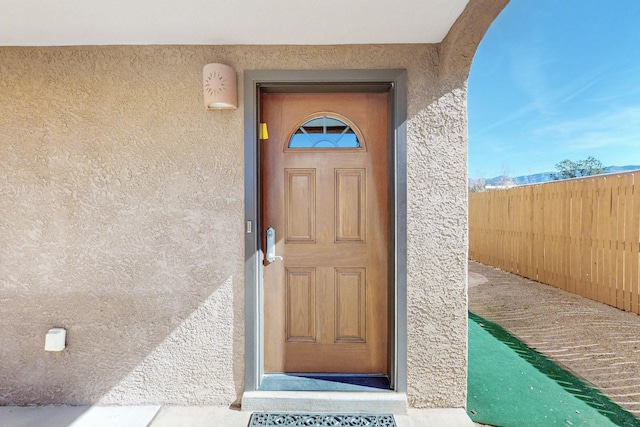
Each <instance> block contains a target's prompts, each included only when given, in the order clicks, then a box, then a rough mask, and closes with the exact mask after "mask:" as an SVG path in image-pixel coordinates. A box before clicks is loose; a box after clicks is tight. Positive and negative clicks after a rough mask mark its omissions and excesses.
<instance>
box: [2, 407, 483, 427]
mask: <svg viewBox="0 0 640 427" xmlns="http://www.w3.org/2000/svg"><path fill="white" fill-rule="evenodd" d="M250 417H251V413H250V412H242V411H239V410H236V409H230V408H225V407H218V406H64V405H63V406H29V407H16V406H0V426H2V427H114V426H117V427H247V425H248V424H249V419H250ZM394 418H395V420H396V424H397V426H398V427H429V426H434V427H473V422H471V420H470V419H469V417H468V416H467V414H466V412H465V411H464V409H428V410H418V409H409V410H408V413H407V414H406V415H395V416H394Z"/></svg>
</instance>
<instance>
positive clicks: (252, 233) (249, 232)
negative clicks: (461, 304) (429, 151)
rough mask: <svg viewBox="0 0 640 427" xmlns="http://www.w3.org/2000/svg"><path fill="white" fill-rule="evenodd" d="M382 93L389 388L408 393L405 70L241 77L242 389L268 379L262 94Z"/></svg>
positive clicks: (253, 73)
mask: <svg viewBox="0 0 640 427" xmlns="http://www.w3.org/2000/svg"><path fill="white" fill-rule="evenodd" d="M371 90H384V91H385V92H387V93H388V94H389V123H390V126H389V141H391V144H389V155H390V156H389V159H390V160H389V164H390V168H391V170H390V174H389V176H390V180H391V182H390V183H389V188H390V192H391V194H390V200H391V206H390V221H389V222H390V235H389V236H390V239H389V240H390V241H389V250H390V252H391V254H390V258H389V259H390V265H389V280H390V282H391V284H392V286H391V289H390V295H389V296H390V298H389V301H390V302H389V304H390V310H389V312H390V317H389V331H390V336H389V347H390V348H389V353H390V354H389V360H390V369H389V371H390V372H389V373H390V381H391V387H392V389H393V390H394V391H396V392H401V393H406V391H407V151H406V146H407V127H406V120H407V72H406V70H404V69H384V70H247V71H245V72H244V180H245V185H244V203H245V224H244V232H245V233H244V234H245V277H244V279H245V286H244V288H245V391H257V390H259V389H260V383H261V382H262V378H263V376H264V369H263V366H264V358H263V354H264V353H263V332H264V325H263V297H262V289H263V283H262V268H263V264H262V257H263V255H262V252H261V251H262V248H261V247H260V246H261V233H262V231H263V230H262V224H260V203H259V198H260V182H259V181H260V156H259V153H260V150H259V143H260V141H259V139H258V136H259V118H260V94H261V93H262V92H263V91H271V92H278V91H279V92H284V93H296V92H302V91H314V92H331V91H333V92H335V91H339V92H342V91H359V92H366V91H371Z"/></svg>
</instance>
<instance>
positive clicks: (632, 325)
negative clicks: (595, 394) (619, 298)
mask: <svg viewBox="0 0 640 427" xmlns="http://www.w3.org/2000/svg"><path fill="white" fill-rule="evenodd" d="M469 310H470V311H471V312H473V313H476V314H477V315H479V316H481V317H484V318H485V319H487V320H490V321H492V322H494V323H498V324H499V325H500V326H502V327H503V328H505V329H507V330H508V331H509V332H511V333H512V334H513V335H515V336H516V337H517V338H519V339H520V340H521V341H524V342H525V343H526V344H527V345H529V346H530V347H532V348H534V349H536V350H538V351H539V352H541V353H544V354H545V355H546V356H547V357H549V358H550V359H552V360H554V361H555V362H556V363H558V364H559V365H562V366H563V367H565V368H566V369H567V370H569V371H571V372H573V373H574V374H576V375H577V376H579V377H580V378H582V379H584V380H586V381H587V382H589V383H591V384H593V385H594V386H595V387H596V388H598V389H599V390H601V391H602V392H603V393H604V394H606V395H607V396H608V397H609V398H610V399H611V400H613V401H614V402H616V403H617V404H618V405H620V406H622V407H623V408H625V409H627V410H628V411H629V412H631V413H633V414H634V415H636V416H640V316H638V315H636V314H633V313H627V312H624V311H621V310H618V309H617V308H614V307H610V306H608V305H605V304H601V303H598V302H595V301H591V300H589V299H585V298H582V297H580V296H577V295H574V294H571V293H568V292H565V291H562V290H560V289H556V288H554V287H551V286H548V285H543V284H541V283H538V282H533V281H530V280H527V279H525V278H522V277H520V276H516V275H514V274H510V273H505V272H503V271H501V270H498V269H496V268H493V267H489V266H485V265H482V264H479V263H476V262H472V261H470V262H469Z"/></svg>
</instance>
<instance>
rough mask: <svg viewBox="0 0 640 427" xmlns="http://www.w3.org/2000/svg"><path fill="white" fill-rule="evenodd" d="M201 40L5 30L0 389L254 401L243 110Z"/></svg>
mask: <svg viewBox="0 0 640 427" xmlns="http://www.w3.org/2000/svg"><path fill="white" fill-rule="evenodd" d="M194 49H195V48H194ZM195 50H196V51H197V53H198V55H200V56H201V58H196V59H194V58H192V57H190V56H189V52H187V51H185V52H183V51H182V50H181V49H180V48H172V47H148V48H136V47H117V48H110V47H107V48H96V47H86V48H84V47H79V48H0V63H1V64H2V67H0V86H1V87H2V92H3V103H2V105H0V117H2V119H0V128H2V129H3V131H2V136H1V137H0V200H1V201H0V327H1V330H2V332H1V334H0V360H2V363H1V364H0V405H11V404H17V405H27V404H57V403H65V404H72V405H80V404H91V403H101V404H119V405H126V404H145V403H154V404H158V403H172V404H194V405H195V404H205V403H206V404H218V405H229V404H231V403H233V402H238V401H239V399H240V396H241V393H242V391H243V387H244V384H243V377H244V365H243V363H244V357H243V355H244V338H243V335H244V331H243V329H242V328H243V324H244V322H243V316H244V290H243V279H242V277H243V274H244V269H243V246H242V245H243V241H244V239H243V237H244V236H243V234H242V221H241V219H242V216H243V207H242V198H243V185H242V182H243V181H242V156H241V155H239V153H241V152H242V138H241V137H240V138H238V137H234V135H229V132H230V131H229V129H234V130H236V132H237V133H239V134H240V135H241V132H242V111H241V110H236V111H225V112H220V114H219V115H218V117H222V120H219V121H214V120H211V113H210V112H207V111H206V110H205V109H204V108H202V107H201V105H202V85H201V74H200V73H201V71H202V68H201V65H199V64H200V63H202V64H204V63H206V60H207V59H209V56H210V52H209V50H207V49H204V48H199V49H195ZM191 74H193V78H188V79H185V77H184V76H185V75H191ZM52 327H64V328H66V329H67V348H66V349H65V350H64V351H62V352H60V353H50V352H45V351H44V337H45V334H46V332H47V330H48V329H49V328H52Z"/></svg>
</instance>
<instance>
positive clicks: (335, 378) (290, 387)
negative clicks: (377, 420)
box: [260, 373, 392, 392]
mask: <svg viewBox="0 0 640 427" xmlns="http://www.w3.org/2000/svg"><path fill="white" fill-rule="evenodd" d="M260 390H263V391H350V392H385V391H386V392H389V391H392V390H391V387H390V383H389V378H388V377H387V376H386V375H382V374H375V375H372V374H306V373H305V374H294V373H286V374H266V375H265V376H264V378H263V379H262V383H261V384H260Z"/></svg>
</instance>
